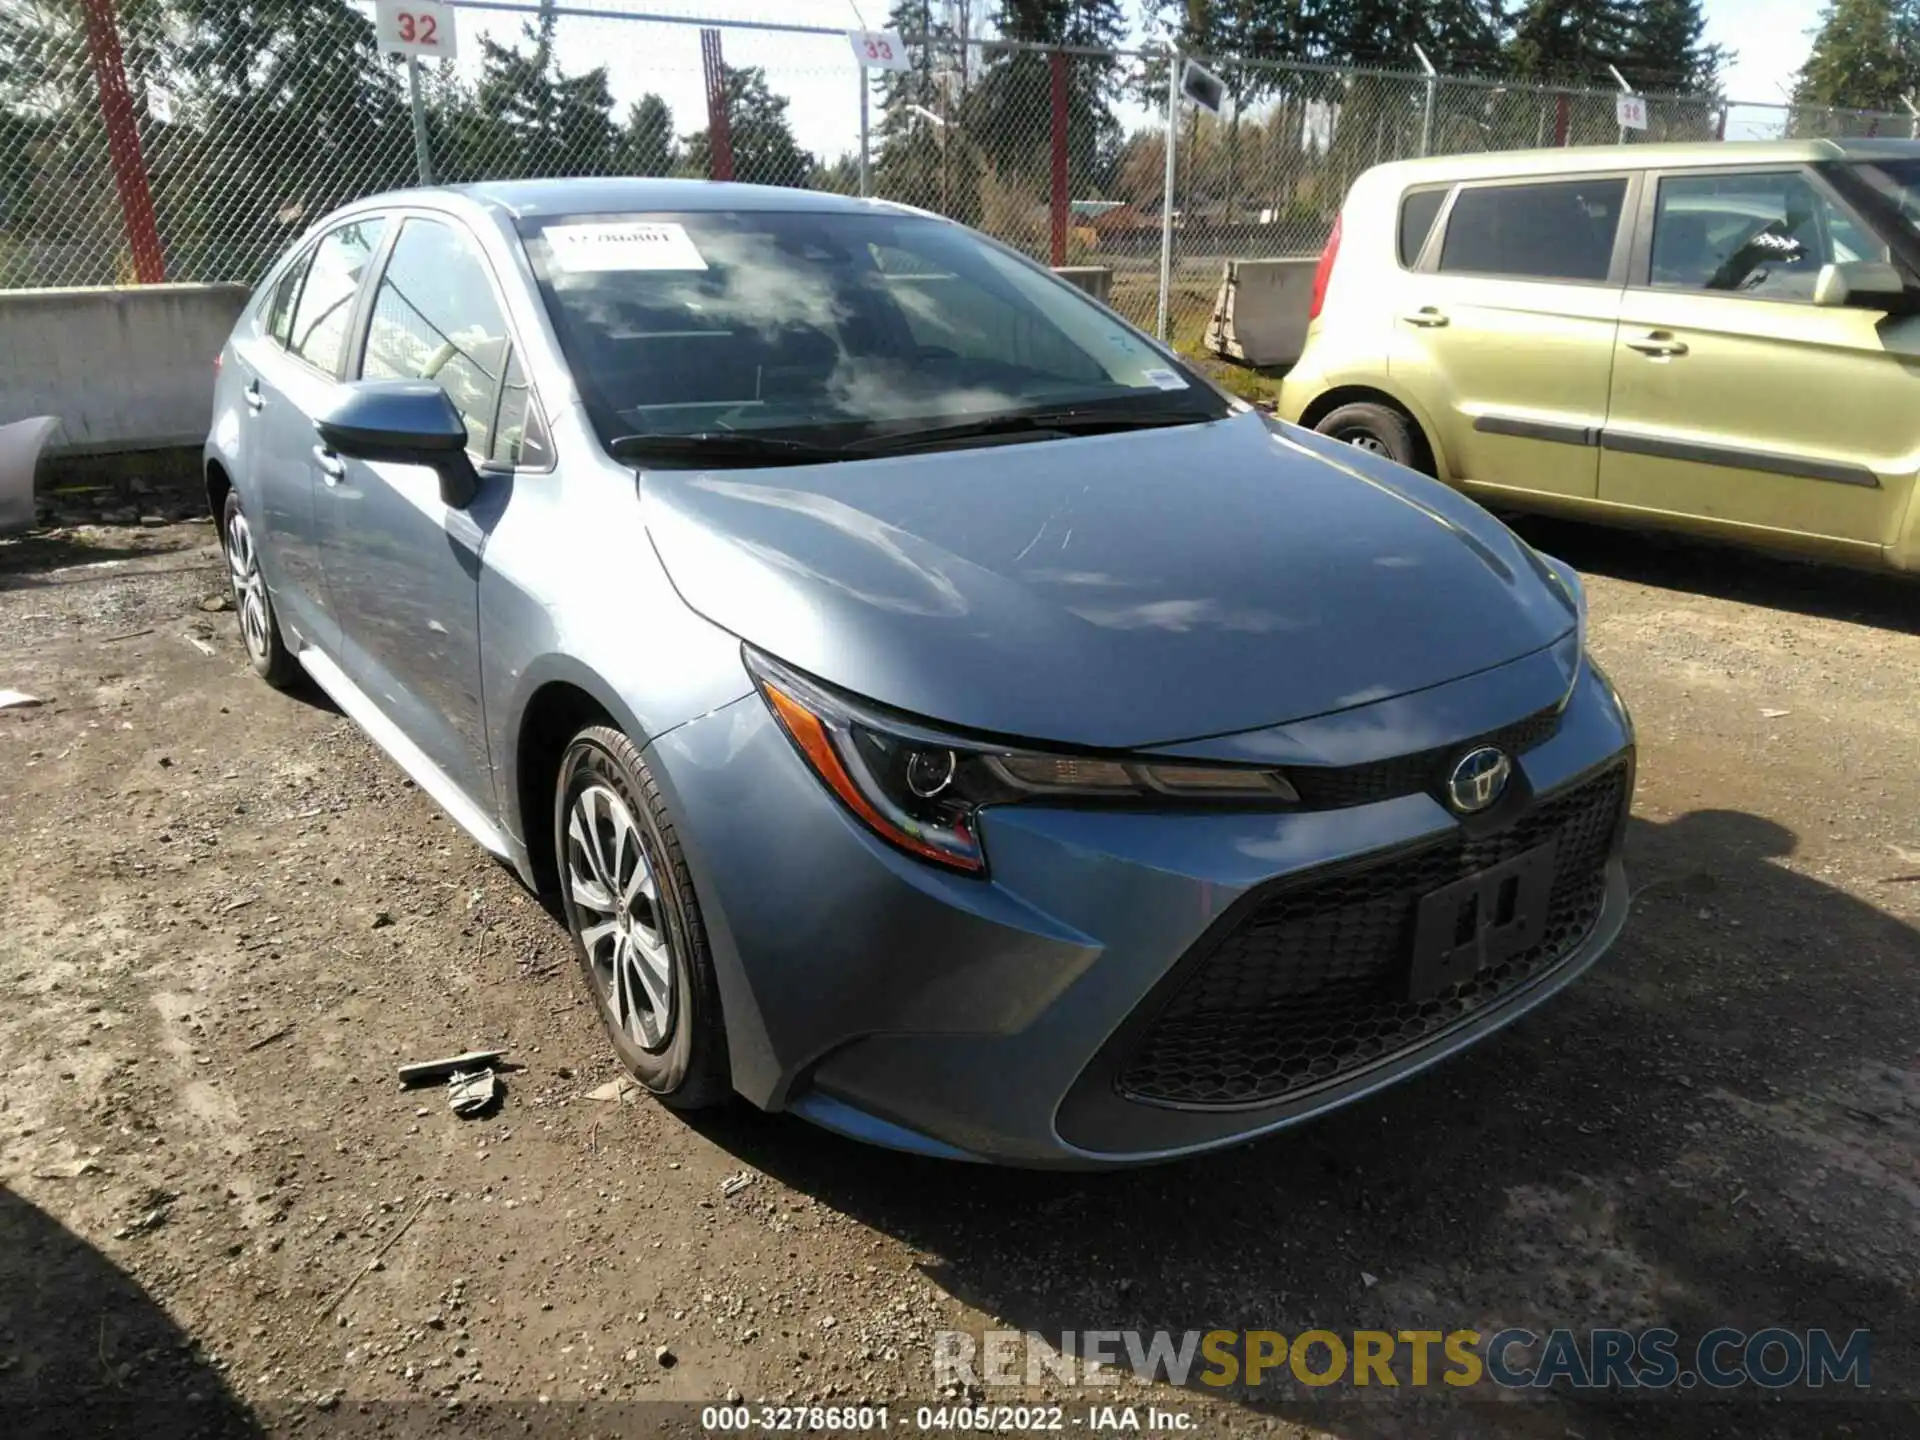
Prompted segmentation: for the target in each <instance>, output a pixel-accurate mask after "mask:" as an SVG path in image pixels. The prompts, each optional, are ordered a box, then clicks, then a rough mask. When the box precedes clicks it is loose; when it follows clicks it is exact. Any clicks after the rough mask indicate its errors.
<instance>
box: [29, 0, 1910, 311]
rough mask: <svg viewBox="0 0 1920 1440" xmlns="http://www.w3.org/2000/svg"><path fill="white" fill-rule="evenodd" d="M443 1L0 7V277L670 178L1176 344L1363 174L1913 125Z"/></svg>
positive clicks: (219, 264) (248, 273)
mask: <svg viewBox="0 0 1920 1440" xmlns="http://www.w3.org/2000/svg"><path fill="white" fill-rule="evenodd" d="M454 3H455V5H456V6H457V19H458V46H459V48H458V54H457V56H456V57H455V58H452V59H446V60H441V61H439V62H437V63H423V64H421V65H420V66H419V67H418V69H417V70H412V71H410V69H409V65H408V62H406V61H403V60H401V59H398V58H396V57H392V56H383V55H382V54H381V53H380V49H379V46H378V45H377V43H376V40H375V32H374V25H373V12H372V6H371V3H370V0H249V3H247V4H244V5H241V4H234V3H231V0H0V288H6V287H21V286H47V285H110V284H128V283H135V282H150V281H154V280H159V279H168V280H242V281H245V280H251V279H252V278H254V277H255V276H257V275H258V274H259V273H260V272H261V271H262V270H263V269H264V268H265V266H266V265H267V264H268V263H269V261H270V260H271V259H272V258H273V257H274V256H275V255H277V254H278V253H280V252H281V251H282V250H283V249H284V247H285V246H286V245H287V243H288V242H289V241H290V240H291V239H292V238H293V236H295V235H297V234H298V233H299V232H300V231H301V230H303V229H304V228H305V227H306V226H307V225H308V224H309V223H310V222H311V221H312V220H313V219H315V218H316V217H318V216H320V215H322V214H324V213H326V211H328V210H329V209H331V208H333V207H334V206H336V205H338V204H341V203H343V202H345V201H347V200H349V199H352V198H354V197H357V196H360V195H365V194H368V193H371V192H374V191H378V190H383V189H389V188H394V187H399V186H404V185H408V184H412V183H415V181H416V180H417V179H418V178H420V177H422V176H431V177H432V178H433V179H435V180H438V181H442V182H463V181H474V180H485V179H501V178H512V177H518V176H529V175H684V176H695V177H702V178H731V179H737V180H743V181H750V182H755V183H760V184H773V185H790V186H805V187H812V188H815V189H821V190H833V191H839V192H842V193H847V194H871V195H877V196H881V197H884V198H888V199H893V200H899V201H903V202H905V203H908V204H911V205H916V206H920V207H922V208H925V209H929V210H933V211H936V212H938V213H940V214H944V215H948V216H951V217H953V218H955V219H958V220H962V221H964V222H966V223H968V224H970V225H975V226H978V227H979V228H981V229H983V230H985V231H987V232H988V233H990V234H993V235H995V236H997V237H999V238H1000V239H1002V240H1004V241H1006V242H1008V243H1010V244H1012V245H1015V246H1017V247H1018V248H1020V249H1022V250H1024V251H1026V252H1027V253H1029V254H1031V255H1033V256H1034V257H1035V258H1037V259H1040V260H1044V261H1048V262H1050V263H1053V264H1056V265H1060V264H1094V265H1099V266H1103V267H1106V268H1108V269H1110V270H1112V272H1113V286H1112V298H1113V304H1114V305H1115V307H1116V308H1117V309H1119V310H1120V311H1122V312H1123V313H1124V314H1126V315H1127V316H1128V317H1129V318H1131V319H1133V320H1135V321H1136V322H1139V323H1142V324H1147V325H1151V324H1154V323H1155V322H1156V321H1157V319H1158V318H1159V317H1160V316H1161V315H1163V314H1164V315H1166V316H1167V317H1168V319H1169V322H1170V329H1171V333H1172V335H1173V337H1174V338H1175V339H1176V341H1182V342H1185V341H1190V340H1192V339H1196V338H1197V332H1198V329H1199V327H1200V326H1201V325H1203V324H1204V321H1205V317H1206V314H1207V312H1208V310H1209V309H1210V307H1211V304H1212V300H1213V295H1214V290H1215V287H1216V286H1217V284H1218V281H1219V277H1220V269H1221V264H1222V262H1223V261H1225V260H1230V259H1242V258H1258V257H1263V256H1276V255H1292V254H1311V253H1313V252H1315V251H1317V250H1318V249H1319V248H1320V246H1321V244H1322V243H1323V242H1324V240H1325V238H1326V235H1327V232H1328V230H1329V228H1330V226H1331V224H1332V220H1333V216H1334V214H1335V212H1336V211H1337V208H1338V206H1339V203H1340V200H1341V197H1342V196H1344V194H1345V193H1346V190H1347V188H1348V186H1349V185H1350V184H1351V183H1352V181H1353V179H1354V177H1355V176H1356V175H1358V174H1359V173H1360V171H1362V170H1364V169H1365V168H1367V167H1368V166H1370V165H1373V164H1377V163H1379V162H1381V161H1385V160H1393V159H1400V158H1406V157H1410V156H1416V155H1421V154H1438V153H1456V152H1462V151H1482V150H1501V149H1512V148H1525V147H1533V146H1554V145H1595V144H1611V143H1614V142H1616V141H1618V140H1621V139H1625V138H1631V139H1634V140H1636V141H1637V140H1647V141H1655V140H1715V139H1759V138H1782V137H1794V136H1813V135H1900V136H1906V135H1909V134H1912V133H1914V129H1915V125H1914V119H1913V117H1912V116H1907V115H1900V116H1895V115H1887V114H1868V113H1863V112H1848V111H1831V110H1824V109H1822V110H1813V109H1801V110H1795V109H1792V108H1790V107H1781V106H1752V105H1729V104H1726V103H1723V102H1721V101H1719V100H1716V99H1711V98H1706V97H1700V96H1667V95H1649V96H1645V97H1643V98H1644V99H1645V101H1646V116H1647V125H1646V128H1645V130H1644V131H1635V132H1632V133H1631V135H1629V134H1628V132H1624V131H1622V130H1621V129H1620V126H1619V121H1618V118H1617V111H1616V101H1617V98H1618V96H1617V94H1616V92H1613V91H1603V90H1583V89H1565V88H1551V87H1540V86H1530V85H1523V84H1517V83H1514V82H1510V81H1509V82H1502V81H1496V80H1477V79H1462V78H1458V77H1451V76H1440V75H1426V74H1420V73H1398V72H1392V71H1384V70H1368V69H1352V68H1338V67H1330V66H1314V65H1304V64H1282V63H1277V62H1265V61H1258V62H1256V61H1243V60H1238V59H1235V58H1233V57H1213V58H1203V63H1204V64H1206V65H1207V66H1208V67H1209V68H1210V69H1212V70H1213V71H1215V72H1216V73H1217V74H1219V75H1220V77H1221V78H1222V79H1223V80H1224V81H1225V82H1226V97H1227V98H1226V102H1225V105H1224V106H1223V112H1222V114H1220V115H1218V116H1216V115H1213V114H1209V113H1205V112H1203V111H1201V110H1199V109H1197V108H1195V107H1194V106H1191V105H1188V104H1184V103H1180V104H1176V105H1175V106H1173V107H1172V108H1171V109H1169V106H1168V98H1167V90H1168V84H1167V82H1168V75H1169V60H1168V56H1167V53H1166V52H1165V51H1164V50H1137V51H1120V50H1116V51H1092V50H1076V49H1064V50H1050V49H1047V48H1045V47H1041V46H1036V45H1023V44H1017V43H1013V42H1010V41H1006V40H999V39H992V38H982V37H979V36H977V35H965V34H955V33H952V32H951V31H944V32H942V33H940V34H937V35H932V36H918V37H915V36H909V37H908V38H907V42H906V44H905V46H904V61H905V68H904V69H877V68H876V69H868V70H864V71H863V70H862V69H861V68H860V67H859V66H858V65H857V64H856V61H855V55H854V51H853V49H852V47H850V45H849V42H848V37H847V36H846V34H845V33H844V32H842V31H838V30H832V29H828V28H825V27H820V26H804V25H786V24H781V23H778V22H745V21H740V20H711V21H703V20H700V19H697V18H691V17H690V18H687V19H684V20H682V19H675V18H668V17H661V16H659V15H657V14H654V13H652V11H651V10H644V11H643V7H646V6H647V5H648V0H593V3H591V4H589V3H587V0H580V3H572V0H562V3H556V0H454ZM656 3H657V0H656ZM1169 143H1171V146H1172V149H1173V155H1172V166H1171V169H1169V166H1168V154H1167V151H1168V147H1169ZM1169 174H1171V175H1172V177H1173V179H1172V183H1173V191H1172V198H1171V205H1170V206H1169V204H1168V203H1167V195H1166V187H1167V183H1168V176H1169ZM1163 273H1164V274H1165V276H1166V277H1167V288H1166V290H1165V291H1164V292H1163V290H1162V275H1163Z"/></svg>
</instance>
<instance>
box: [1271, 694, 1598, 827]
mask: <svg viewBox="0 0 1920 1440" xmlns="http://www.w3.org/2000/svg"><path fill="white" fill-rule="evenodd" d="M1560 713H1561V712H1560V711H1559V709H1558V708H1554V709H1548V710H1541V711H1539V712H1538V713H1536V714H1533V715H1529V716H1527V717H1526V718H1525V719H1524V720H1516V721H1514V722H1513V724H1511V725H1506V726H1503V727H1501V728H1500V729H1498V730H1494V731H1491V732H1489V733H1488V734H1485V735H1481V736H1477V737H1476V738H1474V739H1472V740H1464V741H1461V742H1460V743H1459V744H1456V745H1442V746H1440V747H1439V748H1438V749H1435V750H1416V751H1415V752H1414V753H1413V754H1411V755H1396V756H1394V757H1393V758H1392V759H1391V760H1376V761H1374V762H1372V763H1370V764H1366V765H1328V766H1325V767H1316V766H1310V765H1309V766H1293V765H1290V766H1288V767H1287V771H1286V775H1287V779H1288V780H1289V781H1290V782H1292V785H1293V788H1294V790H1295V791H1296V792H1297V793H1298V794H1299V796H1300V803H1301V804H1303V805H1306V806H1308V807H1310V808H1312V809H1315V810H1339V809H1343V808H1345V807H1346V806H1349V805H1371V804H1372V803H1373V802H1374V801H1376V800H1391V799H1393V798H1394V797H1395V796H1397V795H1417V794H1419V793H1420V792H1421V791H1422V790H1427V791H1432V790H1435V789H1437V788H1438V787H1439V785H1440V784H1441V782H1442V781H1443V780H1444V779H1445V777H1446V767H1447V765H1448V764H1449V763H1450V762H1451V761H1453V760H1455V759H1457V758H1458V757H1459V756H1460V755H1461V754H1462V753H1463V752H1465V751H1467V750H1471V749H1473V748H1475V747H1477V746H1480V745H1497V746H1499V747H1500V748H1501V749H1502V750H1505V751H1506V752H1507V753H1508V754H1509V755H1520V754H1524V753H1525V752H1526V751H1528V750H1531V749H1532V748H1533V747H1534V746H1536V745H1539V744H1542V743H1543V742H1545V741H1547V740H1551V739H1552V738H1553V734H1554V732H1555V731H1556V730H1558V729H1559V728H1560Z"/></svg>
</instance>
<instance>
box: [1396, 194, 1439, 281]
mask: <svg viewBox="0 0 1920 1440" xmlns="http://www.w3.org/2000/svg"><path fill="white" fill-rule="evenodd" d="M1449 188H1451V187H1449V186H1446V185H1441V186H1439V187H1437V188H1435V189H1432V190H1409V191H1408V192H1407V194H1406V195H1405V197H1404V198H1403V199H1402V200H1401V201H1400V264H1401V265H1402V266H1403V267H1405V268H1406V269H1408V270H1411V269H1412V268H1413V267H1414V263H1415V262H1416V261H1418V260H1419V258H1420V252H1421V251H1422V250H1424V249H1425V248H1426V245H1427V236H1428V235H1430V234H1432V233H1433V222H1434V221H1435V220H1437V219H1438V218H1439V217H1440V206H1441V205H1442V204H1443V203H1444V202H1445V200H1446V198H1447V191H1448V189H1449Z"/></svg>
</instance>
